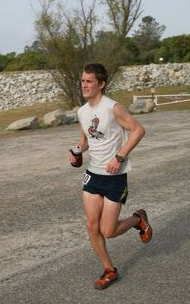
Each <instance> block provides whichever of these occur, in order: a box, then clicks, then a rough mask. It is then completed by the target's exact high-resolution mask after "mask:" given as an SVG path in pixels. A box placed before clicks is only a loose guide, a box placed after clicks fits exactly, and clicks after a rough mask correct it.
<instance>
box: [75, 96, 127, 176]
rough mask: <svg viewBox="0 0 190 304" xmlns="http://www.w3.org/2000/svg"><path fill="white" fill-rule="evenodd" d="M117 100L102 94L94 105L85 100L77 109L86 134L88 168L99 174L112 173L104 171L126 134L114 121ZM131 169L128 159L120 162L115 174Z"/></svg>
mask: <svg viewBox="0 0 190 304" xmlns="http://www.w3.org/2000/svg"><path fill="white" fill-rule="evenodd" d="M116 103H117V102H116V101H114V100H112V99H110V98H108V97H106V96H104V95H103V96H102V99H101V101H100V102H99V103H98V104H97V105H96V106H94V107H91V106H90V104H89V103H88V102H87V103H86V104H85V105H83V106H82V107H81V108H79V110H78V119H79V122H80V124H81V126H82V129H83V131H84V132H85V134H86V137H87V139H88V145H89V157H90V160H89V166H88V170H89V171H91V172H93V173H96V174H101V175H113V174H111V173H109V172H106V167H107V165H108V163H109V161H110V160H111V159H112V158H113V157H114V156H115V154H116V153H117V152H118V151H119V150H120V149H121V148H122V147H123V146H124V144H125V143H126V141H127V139H128V136H127V131H126V130H125V129H123V128H122V127H121V126H120V125H119V124H118V123H117V121H116V119H115V116H114V114H113V108H114V105H115V104H116ZM129 170H131V164H130V161H129V159H126V160H125V162H124V163H123V164H122V167H121V170H120V171H119V172H118V173H117V174H123V173H126V172H128V171H129Z"/></svg>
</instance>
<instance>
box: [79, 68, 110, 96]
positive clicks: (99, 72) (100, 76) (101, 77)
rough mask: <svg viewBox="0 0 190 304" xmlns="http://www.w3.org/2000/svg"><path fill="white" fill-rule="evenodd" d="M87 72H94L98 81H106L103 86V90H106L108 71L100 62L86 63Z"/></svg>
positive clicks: (85, 69)
mask: <svg viewBox="0 0 190 304" xmlns="http://www.w3.org/2000/svg"><path fill="white" fill-rule="evenodd" d="M83 71H84V72H85V73H93V74H94V75H95V76H96V79H97V80H98V82H100V83H101V82H102V81H104V82H105V86H104V87H103V88H102V92H104V91H105V88H106V85H107V81H108V72H107V70H106V68H105V67H104V66H103V65H102V64H100V63H86V64H85V65H84V67H83Z"/></svg>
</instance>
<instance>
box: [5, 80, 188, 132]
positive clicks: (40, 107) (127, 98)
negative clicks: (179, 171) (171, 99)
mask: <svg viewBox="0 0 190 304" xmlns="http://www.w3.org/2000/svg"><path fill="white" fill-rule="evenodd" d="M180 93H187V94H190V86H178V87H160V88H156V92H155V94H156V95H161V94H164V95H167V94H180ZM108 95H109V96H110V97H111V98H113V99H115V100H117V101H119V102H121V103H123V104H124V105H125V107H126V108H128V107H129V106H130V104H131V103H132V102H133V95H151V91H150V88H147V89H142V90H134V91H133V92H129V91H127V90H118V91H114V92H110V93H109V94H108ZM58 108H60V109H62V110H63V111H66V110H69V107H68V105H67V104H66V102H65V101H59V102H55V103H43V104H36V105H32V106H29V107H22V108H18V109H12V110H9V111H2V112H0V135H7V134H18V132H13V131H6V128H7V127H8V125H10V124H11V123H12V122H14V121H16V120H19V119H23V118H27V117H33V116H35V117H38V118H39V120H40V127H41V128H43V127H44V126H43V116H44V115H45V114H46V113H48V112H51V111H54V110H56V109H58ZM174 110H190V101H189V102H183V103H178V104H177V103H176V104H171V105H164V106H158V107H157V111H159V112H160V111H174Z"/></svg>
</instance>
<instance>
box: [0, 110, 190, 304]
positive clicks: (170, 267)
mask: <svg viewBox="0 0 190 304" xmlns="http://www.w3.org/2000/svg"><path fill="white" fill-rule="evenodd" d="M189 114H190V113H189V112H166V113H153V114H148V115H143V116H139V119H140V120H141V121H142V123H143V124H144V126H145V127H146V130H147V133H146V137H145V139H143V141H142V142H141V144H140V145H139V146H138V147H137V148H136V150H135V151H134V152H133V154H132V155H131V158H132V164H133V171H132V172H131V173H130V177H129V185H130V189H131V190H130V197H129V200H128V203H127V205H126V207H124V209H123V212H122V216H125V215H129V214H131V213H132V212H133V211H134V210H135V209H136V208H138V207H145V208H146V209H147V210H148V212H149V217H150V220H151V223H152V225H153V227H154V238H153V240H152V242H151V243H149V244H147V245H144V244H142V243H141V242H140V240H139V236H138V233H137V231H136V230H131V231H130V232H129V233H128V234H126V235H123V236H120V237H118V238H117V239H114V240H109V242H108V246H109V249H110V252H111V254H112V256H113V258H114V261H115V264H116V266H117V268H118V270H119V273H120V280H119V281H118V282H117V283H115V284H113V285H112V286H111V287H110V288H109V289H107V290H104V291H96V290H94V289H93V285H92V283H93V280H95V279H97V277H98V276H99V275H100V273H101V268H100V265H99V263H98V261H97V259H96V257H95V256H94V254H93V252H92V250H91V248H90V244H89V241H88V238H87V235H86V232H85V227H84V226H85V224H84V222H85V218H84V215H83V211H82V207H81V199H80V194H81V193H80V183H81V181H80V180H81V176H82V172H83V169H79V170H77V171H76V170H75V169H73V168H70V167H69V166H68V164H67V162H66V161H65V157H64V156H65V155H66V152H67V150H68V148H69V146H70V145H71V144H73V143H74V142H76V140H77V137H78V126H77V125H72V126H66V127H61V128H56V129H51V130H45V131H44V130H43V131H35V132H32V133H31V132H24V133H23V135H21V136H18V137H8V138H1V139H0V141H1V148H0V157H1V159H4V161H3V163H1V168H2V169H1V173H0V181H1V186H0V190H1V207H0V211H1V213H0V215H1V222H0V232H1V235H2V238H1V248H0V258H1V262H0V266H1V274H0V279H1V286H0V303H1V304H13V303H14V304H20V303H23V304H34V303H35V304H59V303H64V304H72V303H73V304H88V303H89V304H91V303H93V304H96V303H98V304H99V303H102V304H104V303H105V304H107V303H117V304H123V303H128V304H140V303H146V304H153V303H155V304H163V303H167V304H170V303H171V304H188V303H190V283H189V282H190V267H189V261H190V230H189V223H190V208H189V207H190V198H189V189H190V169H189V164H190V154H189V148H190V133H189V125H190V115H189ZM86 158H87V156H86ZM86 161H87V159H85V163H86ZM73 183H74V184H75V187H74V192H73Z"/></svg>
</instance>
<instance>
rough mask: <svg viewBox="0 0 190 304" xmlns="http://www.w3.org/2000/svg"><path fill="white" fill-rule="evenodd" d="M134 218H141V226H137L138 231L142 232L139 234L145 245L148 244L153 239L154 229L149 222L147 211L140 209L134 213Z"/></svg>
mask: <svg viewBox="0 0 190 304" xmlns="http://www.w3.org/2000/svg"><path fill="white" fill-rule="evenodd" d="M133 216H138V217H140V223H139V225H137V226H135V228H136V229H138V230H140V232H139V234H140V237H141V241H142V242H143V243H148V242H150V240H151V239H152V227H151V226H150V224H149V222H148V216H147V213H146V211H145V210H143V209H140V210H137V211H136V212H135V213H133Z"/></svg>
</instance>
